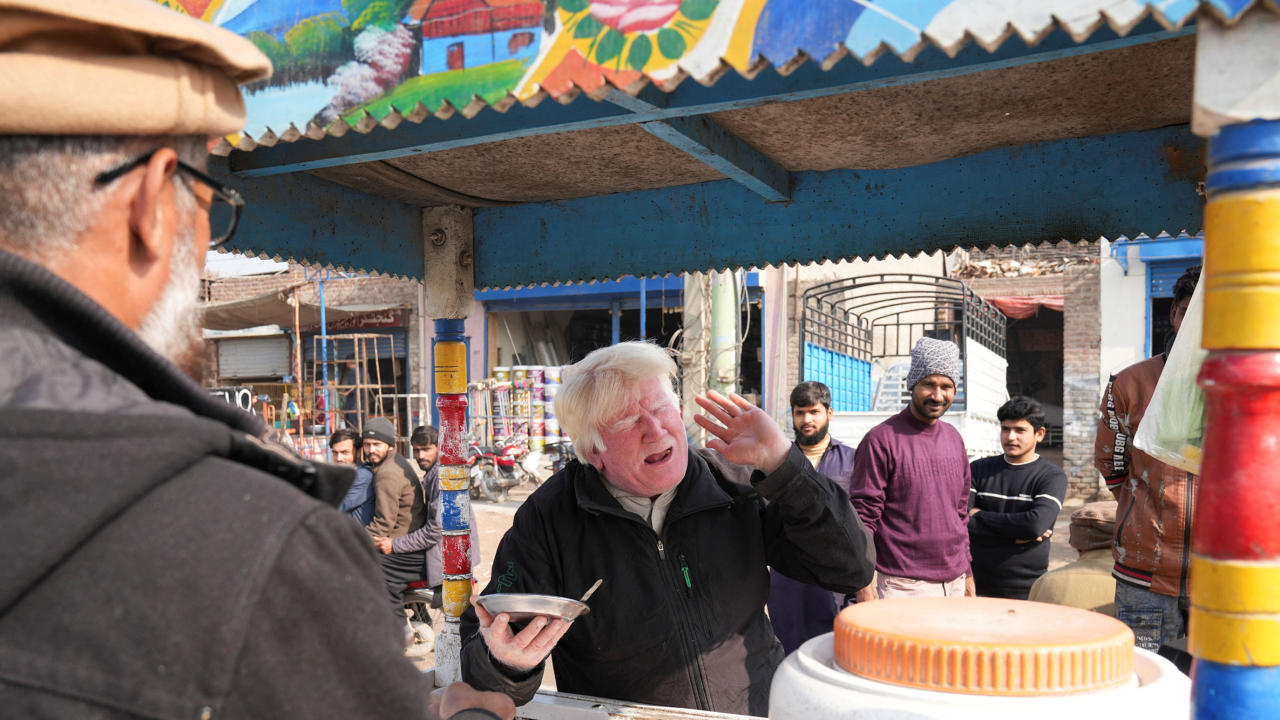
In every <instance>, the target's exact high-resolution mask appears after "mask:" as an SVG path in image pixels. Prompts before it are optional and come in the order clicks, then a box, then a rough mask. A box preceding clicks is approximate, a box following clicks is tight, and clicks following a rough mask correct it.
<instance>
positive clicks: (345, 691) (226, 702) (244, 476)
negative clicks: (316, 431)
mask: <svg viewBox="0 0 1280 720" xmlns="http://www.w3.org/2000/svg"><path fill="white" fill-rule="evenodd" d="M0 28H2V29H3V30H0V100H2V101H3V103H4V106H5V112H4V113H2V114H0V435H2V436H3V437H4V438H5V443H4V447H3V449H0V465H3V467H4V479H3V482H0V568H3V571H0V716H4V717H6V718H8V717H17V718H143V717H146V718H200V717H203V718H223V717H227V718H344V719H348V718H396V719H400V718H426V717H428V716H429V714H428V713H429V703H430V702H431V697H430V694H431V688H430V684H429V683H428V682H427V681H426V680H425V679H424V677H423V675H422V673H420V672H418V671H417V670H416V669H415V668H414V667H413V665H411V664H410V663H409V662H408V661H406V660H405V658H404V654H403V640H402V636H401V635H400V631H399V626H398V624H397V622H396V618H395V616H393V615H392V614H391V613H389V612H387V604H386V600H385V599H384V598H385V594H384V593H382V592H380V591H379V581H380V577H381V576H380V574H379V572H378V565H377V563H376V561H375V558H374V555H373V549H372V547H371V546H370V543H369V541H368V538H367V537H366V536H365V533H364V532H363V531H361V530H360V528H359V527H357V526H356V525H355V524H354V523H352V522H350V521H349V520H347V519H346V518H345V517H343V516H342V515H340V514H338V513H337V512H336V511H335V510H334V505H336V504H337V502H338V500H340V499H341V498H342V496H343V494H344V493H345V492H346V490H347V487H348V486H349V485H350V484H351V480H352V475H353V474H354V473H353V472H352V470H351V469H350V468H341V467H338V466H330V465H324V464H320V463H311V462H308V461H305V460H302V459H300V458H298V457H296V456H294V455H292V454H291V453H288V452H286V451H284V450H282V449H280V448H277V447H274V446H272V445H271V444H270V443H269V442H268V441H267V440H265V439H264V438H265V436H266V432H267V429H266V427H265V426H264V425H263V424H262V422H261V421H260V420H258V419H257V418H255V417H253V416H252V415H249V414H248V413H244V412H241V411H240V410H238V409H236V408H234V407H232V406H231V405H228V404H227V403H224V402H220V401H217V400H215V399H214V398H213V397H212V396H211V395H210V394H209V392H208V391H207V390H205V389H204V388H202V387H200V386H199V385H197V384H196V383H194V382H193V381H192V380H191V379H189V378H188V377H187V376H186V375H184V374H183V372H182V370H181V369H180V368H187V369H191V368H192V367H193V366H192V363H193V361H198V360H199V359H200V358H201V357H202V356H203V354H204V343H203V340H202V339H201V335H200V313H199V307H198V305H197V302H198V301H197V298H198V297H199V293H200V271H201V268H202V267H203V264H204V257H205V253H206V251H207V250H208V249H209V248H210V247H214V246H217V245H218V244H219V243H222V242H224V241H226V240H227V239H228V238H229V237H230V236H231V233H232V231H234V230H235V223H234V218H235V217H236V213H237V212H238V210H237V208H239V207H241V206H242V205H243V204H244V200H243V199H242V198H241V197H240V195H239V193H237V192H236V191H235V190H234V189H232V188H229V187H225V186H223V185H222V184H221V183H220V182H219V181H218V180H216V179H214V178H212V177H210V176H208V175H206V174H205V173H204V171H203V169H202V168H203V167H204V164H205V159H206V150H205V148H206V145H207V142H208V139H209V138H210V137H211V136H220V135H226V134H228V133H233V132H236V131H238V130H239V129H240V128H241V126H242V125H243V124H244V119H245V118H244V105H243V103H242V101H241V98H240V94H239V91H238V90H237V87H236V86H237V84H238V83H241V82H250V81H256V80H261V79H264V78H265V77H267V75H268V74H269V71H270V64H269V63H268V62H267V58H266V57H265V56H263V55H262V53H260V52H259V51H258V50H257V49H255V48H254V46H253V44H252V43H250V42H249V41H247V40H245V39H243V38H240V37H237V36H236V35H234V34H232V33H230V32H228V31H226V30H221V29H218V28H215V27H212V26H210V25H207V24H205V23H202V22H199V21H197V20H194V19H191V18H188V17H184V16H182V15H180V14H178V13H176V12H173V11H172V10H168V9H166V8H163V7H161V6H160V5H157V4H155V3H153V2H146V1H145V0H67V1H66V2H59V3H46V2H41V0H0ZM308 495H310V496H311V497H308ZM439 707H440V708H441V710H440V712H441V713H443V714H446V715H453V714H455V713H458V712H463V713H468V714H467V715H463V717H471V718H475V717H477V716H479V717H492V714H496V715H499V716H504V717H508V718H509V717H511V716H512V715H514V712H515V708H514V706H512V705H511V703H510V700H509V699H508V698H505V697H502V696H500V695H498V694H496V693H488V694H483V693H477V692H475V691H474V690H471V689H470V688H467V687H465V686H461V685H460V686H457V687H454V688H450V689H449V690H448V691H446V693H445V694H444V695H443V697H441V698H440V705H439ZM487 713H488V714H487Z"/></svg>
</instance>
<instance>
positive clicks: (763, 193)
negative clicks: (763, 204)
mask: <svg viewBox="0 0 1280 720" xmlns="http://www.w3.org/2000/svg"><path fill="white" fill-rule="evenodd" d="M640 127H642V128H644V129H645V131H646V132H648V133H649V134H650V135H653V136H654V137H656V138H658V139H660V140H663V141H664V142H666V143H667V144H668V145H671V146H673V147H676V148H678V149H680V150H683V151H684V152H685V153H687V154H688V155H690V156H692V157H694V158H697V159H698V160H699V161H700V162H701V163H702V164H703V165H706V166H707V167H709V168H711V169H713V170H715V171H716V172H718V173H720V174H721V175H724V176H725V177H727V178H729V179H730V180H732V181H734V182H736V183H738V184H739V185H742V186H743V187H745V188H746V189H748V190H750V191H751V192H753V193H755V194H757V195H759V196H760V197H762V198H764V199H765V200H768V201H769V202H786V201H787V200H788V199H790V194H791V176H790V174H789V173H787V171H786V169H784V168H783V167H782V166H781V165H779V164H777V163H775V162H774V161H772V160H770V159H769V158H768V157H766V156H765V155H764V153H762V152H760V151H759V150H756V149H755V148H753V147H751V146H750V145H748V144H746V143H745V142H743V141H742V140H740V139H739V138H738V137H737V136H736V135H734V134H732V133H730V132H729V131H728V130H725V129H724V128H722V127H720V126H719V125H717V124H715V123H714V122H712V121H711V120H709V119H707V118H705V117H701V116H695V117H677V118H671V119H670V120H655V121H653V122H647V123H640Z"/></svg>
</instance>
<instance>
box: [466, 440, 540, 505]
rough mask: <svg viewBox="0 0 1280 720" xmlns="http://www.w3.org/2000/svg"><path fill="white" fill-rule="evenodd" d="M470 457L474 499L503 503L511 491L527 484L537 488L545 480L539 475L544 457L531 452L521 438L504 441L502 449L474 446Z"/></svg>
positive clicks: (471, 489)
mask: <svg viewBox="0 0 1280 720" xmlns="http://www.w3.org/2000/svg"><path fill="white" fill-rule="evenodd" d="M469 454H470V457H469V458H468V461H469V462H470V469H469V470H468V473H469V475H470V478H471V482H470V486H469V487H470V494H471V497H472V498H479V497H481V496H483V497H485V498H486V499H488V500H490V501H492V502H503V501H505V500H506V499H507V493H508V492H509V491H510V489H511V488H513V487H515V486H517V485H520V484H521V483H525V482H528V483H531V484H533V485H538V484H540V483H541V482H542V481H543V480H544V479H545V478H543V477H542V476H541V473H540V472H539V469H540V468H539V465H540V464H541V463H542V460H543V458H544V456H543V455H542V453H535V452H530V451H529V447H528V445H526V444H525V442H524V440H523V439H522V438H520V437H519V436H516V437H510V438H503V444H502V445H501V446H500V447H488V446H484V445H479V444H478V443H475V442H472V443H471V444H470V448H469Z"/></svg>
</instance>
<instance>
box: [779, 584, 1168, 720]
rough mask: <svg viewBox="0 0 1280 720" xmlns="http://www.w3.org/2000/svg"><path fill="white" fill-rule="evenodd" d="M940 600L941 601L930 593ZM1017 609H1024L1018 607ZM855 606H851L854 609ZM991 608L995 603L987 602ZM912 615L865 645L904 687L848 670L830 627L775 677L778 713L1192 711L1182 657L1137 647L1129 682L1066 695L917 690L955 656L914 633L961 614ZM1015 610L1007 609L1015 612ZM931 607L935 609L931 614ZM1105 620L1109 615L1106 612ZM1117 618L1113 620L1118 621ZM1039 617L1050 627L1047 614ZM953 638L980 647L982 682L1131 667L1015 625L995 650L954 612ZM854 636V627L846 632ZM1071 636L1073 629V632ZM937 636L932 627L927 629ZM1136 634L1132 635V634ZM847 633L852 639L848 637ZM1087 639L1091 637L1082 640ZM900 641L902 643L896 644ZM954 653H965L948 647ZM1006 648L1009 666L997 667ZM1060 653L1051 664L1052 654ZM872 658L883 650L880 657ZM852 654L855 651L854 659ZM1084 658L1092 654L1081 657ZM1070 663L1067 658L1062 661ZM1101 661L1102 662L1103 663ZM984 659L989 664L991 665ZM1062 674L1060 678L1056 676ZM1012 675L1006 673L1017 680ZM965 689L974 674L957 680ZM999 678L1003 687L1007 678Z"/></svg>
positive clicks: (1049, 719) (891, 719)
mask: <svg viewBox="0 0 1280 720" xmlns="http://www.w3.org/2000/svg"><path fill="white" fill-rule="evenodd" d="M924 599H925V598H908V599H905V601H906V602H911V601H918V600H924ZM929 600H932V598H929ZM943 600H945V601H947V602H951V603H956V602H958V601H988V600H992V599H990V598H943ZM896 602H903V601H900V600H877V601H874V602H873V603H868V605H878V604H881V603H896ZM994 602H995V601H993V602H992V603H989V605H991V612H992V613H993V617H992V621H993V623H994V624H997V625H998V624H999V623H1000V622H1001V621H1002V620H1003V619H1004V618H1002V617H1001V616H1000V614H999V613H1001V610H1000V609H998V608H997V607H995V606H994ZM999 602H1003V603H1006V604H1008V603H1015V604H1017V605H1021V606H1026V605H1035V606H1039V607H1040V608H1051V609H1061V610H1066V611H1074V612H1087V611H1084V610H1075V609H1074V608H1059V607H1058V606H1048V605H1044V604H1042V603H1028V602H1025V601H1017V600H1006V601H999ZM1017 605H1015V606H1014V607H1015V608H1016V607H1017ZM856 607H859V606H854V607H851V608H848V609H846V610H845V611H844V612H846V613H847V612H849V610H853V609H854V608H856ZM980 609H981V610H983V611H985V610H986V609H985V608H980ZM909 610H910V611H909V612H905V613H902V617H903V618H906V621H905V622H904V623H902V626H903V627H904V629H905V630H906V632H905V633H903V634H902V637H899V638H889V639H887V640H884V639H875V640H872V641H870V642H867V643H866V644H864V645H859V646H858V647H857V651H858V652H860V653H862V657H864V658H865V659H866V660H868V661H869V663H870V664H868V665H867V667H872V668H876V670H875V671H874V672H879V670H880V669H882V668H884V667H886V666H889V665H893V666H896V667H895V668H894V669H892V670H890V671H889V672H888V673H887V675H888V676H891V677H895V678H901V679H902V682H900V683H890V682H885V681H882V680H879V679H873V678H869V677H865V676H861V675H857V674H854V673H852V672H849V671H847V670H845V669H844V668H843V667H841V662H838V661H837V660H836V657H837V652H836V641H837V633H828V634H826V635H821V636H819V637H816V638H813V639H812V640H810V641H808V642H806V643H805V644H804V645H802V646H801V647H800V649H798V650H796V651H795V652H794V653H792V654H791V655H789V656H788V657H787V658H786V660H784V661H783V663H782V665H781V666H780V667H779V668H778V671H777V673H775V674H774V677H773V686H772V690H771V693H770V696H769V717H770V718H775V719H776V720H818V719H822V720H827V719H829V718H832V719H834V718H842V719H848V720H926V719H929V718H937V719H938V720H943V719H946V720H1030V719H1031V718H1034V719H1035V720H1107V719H1109V718H1138V719H1147V720H1185V719H1186V718H1189V717H1190V705H1191V681H1190V679H1189V678H1187V677H1186V676H1185V675H1183V674H1182V673H1181V672H1179V671H1178V669H1177V668H1176V667H1174V666H1173V664H1172V663H1170V662H1169V661H1167V660H1165V659H1164V658H1161V657H1160V656H1158V655H1156V654H1155V653H1152V652H1148V651H1146V650H1142V649H1140V648H1132V652H1133V656H1132V660H1133V663H1132V672H1130V673H1126V674H1123V675H1121V676H1120V677H1119V684H1116V685H1113V686H1111V687H1108V688H1105V689H1099V690H1093V691H1088V692H1068V693H1062V694H1044V695H1026V694H1022V695H1017V694H1009V693H996V694H981V693H978V692H975V691H973V690H968V691H965V692H947V691H940V690H937V689H922V687H920V686H919V685H917V686H912V684H913V681H914V680H915V679H918V678H921V677H924V676H927V675H930V674H931V673H932V674H934V676H935V677H940V676H943V675H945V674H946V673H938V667H939V664H940V662H947V661H949V660H951V659H955V658H954V654H952V656H950V657H948V658H945V659H944V658H943V656H941V655H933V654H932V650H933V649H932V648H930V647H929V642H930V641H929V639H928V638H927V637H925V638H924V639H920V638H918V637H910V636H911V635H915V634H916V633H914V632H912V631H913V630H915V629H916V628H917V627H918V625H917V621H919V622H922V623H924V624H928V623H929V622H931V621H937V622H938V623H939V624H946V623H948V622H950V621H949V620H948V619H947V616H948V615H951V613H948V612H946V611H945V610H944V611H941V612H940V613H939V612H938V611H936V608H925V607H918V608H910V609H909ZM1006 612H1007V611H1006ZM922 613H930V614H931V617H926V616H925V615H924V614H922ZM844 617H845V616H844V614H843V613H842V615H841V618H839V619H837V621H836V622H837V632H838V633H840V632H841V627H840V623H841V619H843V618H844ZM1099 617H1101V616H1099ZM1108 619H1109V618H1108ZM1037 622H1039V623H1044V622H1045V621H1044V620H1043V619H1038V620H1037ZM1064 622H1065V623H1067V625H1066V626H1058V627H1056V628H1051V629H1053V630H1057V631H1059V632H1060V633H1061V632H1062V631H1063V628H1064V627H1068V628H1069V627H1070V622H1071V618H1070V617H1069V615H1068V617H1067V618H1066V619H1065V620H1064ZM952 627H953V628H954V629H953V631H952V634H953V636H954V637H953V639H954V640H955V641H956V642H958V643H960V644H967V645H968V647H969V648H970V649H971V650H961V651H960V652H961V653H964V652H970V651H971V652H972V653H973V654H972V656H971V657H970V658H965V659H962V660H960V661H959V662H958V663H957V666H958V667H960V668H963V669H965V670H966V671H967V672H968V673H969V674H971V675H972V676H973V677H971V678H970V680H973V679H975V678H976V679H977V680H979V681H980V682H984V683H989V682H991V680H992V679H991V678H990V677H987V678H977V676H979V675H981V674H982V673H983V667H996V668H999V672H1003V673H1006V674H1008V675H1014V676H1016V675H1019V674H1025V677H1026V678H1031V675H1032V674H1033V673H1036V672H1040V673H1044V671H1045V670H1046V669H1048V671H1049V672H1048V673H1045V674H1044V676H1037V677H1036V678H1032V679H1031V680H1030V681H1029V682H1032V683H1034V682H1040V683H1044V684H1046V685H1053V684H1055V683H1056V682H1057V681H1058V680H1059V679H1061V680H1062V682H1064V683H1068V684H1069V683H1071V682H1073V681H1076V680H1078V679H1080V678H1083V679H1084V680H1085V681H1086V682H1087V681H1088V680H1089V679H1091V678H1097V677H1105V676H1106V674H1107V673H1108V672H1111V671H1113V670H1114V668H1115V667H1117V666H1122V667H1127V663H1123V662H1122V663H1116V662H1114V660H1113V659H1114V658H1115V657H1117V656H1115V655H1108V654H1107V653H1106V652H1104V653H1102V654H1097V655H1094V656H1090V652H1091V651H1090V650H1080V649H1079V648H1073V647H1072V645H1073V643H1072V642H1070V641H1068V642H1066V643H1060V644H1059V645H1058V646H1056V647H1051V646H1046V647H1044V648H1041V646H1039V645H1038V644H1037V638H1036V637H1035V636H1036V633H1035V632H1034V631H1033V632H1031V633H1030V636H1027V637H1023V638H1021V640H1022V641H1021V642H1020V641H1019V638H1018V637H1017V636H1018V635H1019V633H1020V631H1019V630H1018V629H1017V628H1014V629H1012V630H1011V631H1010V638H1012V641H1010V640H1009V639H1002V640H1000V641H999V642H998V643H995V644H993V645H992V646H991V647H990V648H987V647H984V643H987V642H989V637H987V636H983V633H984V631H985V630H986V628H981V627H979V628H977V632H976V637H977V639H976V640H972V641H970V639H968V638H966V633H970V632H971V631H973V630H974V623H972V622H971V621H969V620H967V619H966V618H965V617H963V614H961V615H960V616H957V617H955V618H954V624H953V625H952ZM846 632H847V628H846ZM1066 634H1067V635H1070V632H1069V631H1068V632H1067V633H1066ZM926 635H927V633H926ZM1131 637H1132V636H1131V635H1130V638H1131ZM842 639H844V636H842ZM864 639H865V638H864ZM1081 644H1082V645H1083V644H1085V643H1084V642H1082V643H1081ZM895 645H896V647H895ZM946 652H952V653H954V652H955V651H954V650H952V651H946ZM997 653H1005V655H1001V656H999V657H1000V658H1001V660H1000V662H996V663H990V659H991V658H992V657H997V655H996V654H997ZM1054 653H1062V654H1061V655H1060V656H1054V659H1053V660H1052V661H1051V662H1046V661H1045V658H1046V657H1047V656H1051V655H1054ZM869 655H875V656H876V657H874V658H872V657H869ZM846 657H847V656H846ZM1081 658H1084V659H1083V660H1081ZM1059 660H1063V662H1061V663H1060V662H1059ZM1099 660H1101V662H1099ZM984 663H988V664H986V665H984ZM1054 674H1057V675H1058V677H1057V678H1054V677H1047V676H1048V675H1054ZM1007 679H1008V678H997V680H1007ZM957 684H959V685H964V684H965V680H959V681H957ZM995 684H997V685H999V684H1000V682H996V683H995Z"/></svg>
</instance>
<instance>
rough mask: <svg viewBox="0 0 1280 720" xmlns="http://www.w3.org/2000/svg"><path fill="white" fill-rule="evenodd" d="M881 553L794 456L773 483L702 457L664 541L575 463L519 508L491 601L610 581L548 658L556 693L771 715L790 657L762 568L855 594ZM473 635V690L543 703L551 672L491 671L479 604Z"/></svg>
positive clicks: (470, 621) (674, 506)
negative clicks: (776, 675)
mask: <svg viewBox="0 0 1280 720" xmlns="http://www.w3.org/2000/svg"><path fill="white" fill-rule="evenodd" d="M870 557H871V556H870V554H869V549H868V547H867V534H866V532H865V531H864V530H863V529H862V523H861V522H860V521H859V519H858V516H857V515H856V514H855V513H854V511H853V507H852V505H850V503H849V497H848V495H847V494H846V493H845V491H844V490H843V489H841V488H840V487H839V486H837V485H836V484H835V483H833V482H832V481H831V480H829V479H827V478H826V477H825V476H823V475H821V474H819V473H818V472H817V471H815V470H814V469H813V467H812V466H811V465H810V464H809V461H808V460H806V459H805V457H804V455H803V454H802V453H801V452H800V451H799V450H798V449H796V448H795V447H794V446H793V447H792V449H791V452H790V453H789V454H788V456H787V459H786V461H785V462H784V463H783V464H782V466H781V467H779V468H778V469H777V470H775V471H774V472H773V473H772V474H770V475H768V476H767V477H766V476H765V475H764V473H761V472H754V473H753V472H751V471H750V470H749V469H748V468H744V467H741V466H738V465H733V464H731V463H729V462H728V461H726V460H725V459H724V458H723V457H721V456H720V455H718V454H716V453H714V452H712V451H710V450H699V451H696V452H690V453H689V469H688V471H687V472H686V474H685V477H684V479H683V480H682V481H681V483H680V489H679V490H678V491H677V492H676V497H675V500H674V501H673V502H672V503H671V506H670V508H669V509H668V510H667V516H666V520H665V521H664V523H663V528H662V534H661V536H659V535H658V534H656V533H654V531H653V529H652V528H650V527H649V525H648V524H647V523H646V522H644V520H642V519H641V518H640V517H638V516H636V515H634V514H632V513H629V512H627V511H625V510H623V509H622V507H621V506H620V505H619V504H618V503H617V501H615V500H614V499H613V497H612V496H611V495H610V494H609V492H608V490H607V489H606V488H605V487H604V485H603V483H602V481H601V479H600V475H599V473H598V472H597V471H596V469H595V468H593V467H590V466H588V465H583V464H581V463H578V462H573V463H570V464H569V466H568V467H566V468H565V469H564V470H562V471H560V472H559V473H557V474H556V476H555V477H553V478H551V479H550V480H548V481H547V483H546V484H545V485H543V487H541V488H539V489H538V490H537V491H536V492H534V494H533V495H531V496H530V497H529V499H528V500H527V501H526V502H525V504H524V505H523V506H522V507H521V508H520V509H519V510H518V511H517V512H516V516H515V521H514V523H513V525H512V527H511V530H510V531H508V532H507V534H506V536H504V537H503V539H502V542H501V544H500V545H499V546H498V550H497V554H496V555H495V557H494V564H493V574H492V579H491V580H490V583H489V586H488V587H487V588H485V591H484V592H485V594H489V593H500V592H502V593H541V594H548V595H560V596H566V597H578V596H580V595H581V594H582V593H583V592H584V591H586V589H587V588H588V587H590V586H591V584H592V583H593V582H595V580H596V579H597V578H603V579H604V584H603V585H601V586H600V589H599V591H598V592H596V594H595V595H594V596H593V597H592V598H591V600H590V602H589V604H590V606H591V612H590V613H588V614H586V615H584V616H582V617H580V618H579V619H578V620H577V621H575V622H574V624H573V627H571V628H570V629H569V631H568V632H567V633H565V635H564V637H563V638H561V640H560V642H559V644H558V645H557V646H556V648H555V650H554V651H553V652H552V659H553V662H554V666H555V674H556V687H557V688H558V689H559V690H562V691H565V692H573V693H582V694H587V695H595V696H598V697H606V698H613V699H617V700H626V701H631V702H640V703H647V704H653V705H666V706H674V707H686V708H698V709H704V710H715V711H717V712H729V713H743V714H752V715H764V714H766V713H767V712H768V706H769V684H770V681H771V680H772V678H773V672H774V670H775V669H776V668H777V666H778V664H779V663H780V662H781V661H782V658H783V651H782V645H781V644H780V643H779V642H778V640H777V638H776V637H774V634H773V629H772V628H771V627H770V625H769V620H768V619H767V618H766V617H765V614H764V606H765V601H766V600H767V599H768V596H769V572H768V567H767V566H769V565H772V566H773V567H774V568H776V569H777V570H779V571H780V572H783V573H784V574H786V575H788V576H789V577H792V578H794V579H796V580H799V581H801V582H806V583H811V584H815V585H821V586H822V587H825V588H827V589H829V590H834V591H840V592H856V591H857V590H859V589H861V588H862V587H864V586H865V585H867V584H868V583H870V582H871V577H872V572H873V571H874V565H875V564H874V561H873V560H871V559H870ZM462 637H463V648H462V676H463V679H465V680H467V681H468V682H470V683H471V684H472V685H474V686H476V687H479V688H483V689H487V690H498V691H501V692H505V693H507V694H508V695H510V696H511V697H513V698H514V699H515V700H516V702H517V703H520V704H523V703H525V702H528V701H529V700H530V699H531V698H532V697H533V694H534V693H535V692H536V691H537V688H538V686H539V685H540V684H541V680H542V669H543V668H542V667H539V668H537V669H535V670H533V671H531V672H529V673H526V674H524V675H522V676H513V675H511V674H509V672H510V671H509V669H507V668H503V667H501V666H499V665H498V664H496V663H495V662H494V661H493V659H492V657H491V656H490V655H489V652H488V648H487V647H486V646H485V644H484V640H483V638H482V637H481V636H480V635H479V633H478V624H477V620H476V615H475V610H474V609H473V608H468V610H467V612H466V614H464V615H463V617H462Z"/></svg>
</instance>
